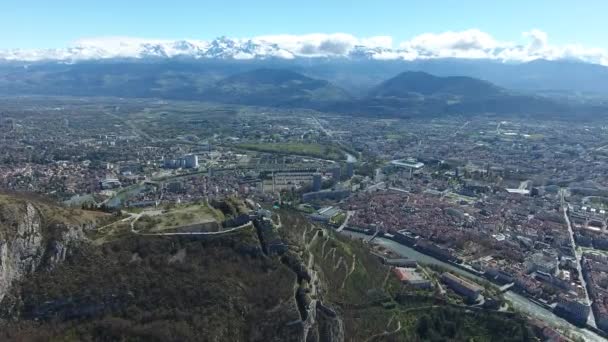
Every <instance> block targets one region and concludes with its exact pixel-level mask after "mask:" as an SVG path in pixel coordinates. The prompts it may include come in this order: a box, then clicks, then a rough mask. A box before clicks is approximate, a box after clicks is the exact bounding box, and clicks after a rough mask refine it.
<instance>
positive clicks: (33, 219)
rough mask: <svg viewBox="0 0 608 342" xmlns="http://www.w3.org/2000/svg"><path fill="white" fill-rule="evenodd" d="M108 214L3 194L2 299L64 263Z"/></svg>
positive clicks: (0, 224)
mask: <svg viewBox="0 0 608 342" xmlns="http://www.w3.org/2000/svg"><path fill="white" fill-rule="evenodd" d="M107 219H108V217H107V215H105V214H101V213H97V212H85V211H81V210H75V209H65V208H62V207H59V206H57V205H55V204H53V203H50V202H47V201H45V200H43V199H40V198H36V197H33V196H30V197H24V196H17V195H7V194H0V256H2V257H0V301H1V300H2V299H3V298H4V297H5V295H6V294H7V293H8V291H9V290H10V288H11V286H12V285H13V284H14V283H15V282H17V281H19V280H21V279H23V278H25V277H27V276H29V275H31V274H32V273H33V272H36V271H38V270H45V269H46V270H49V269H52V268H54V267H55V266H57V265H58V264H60V263H61V262H62V261H63V260H64V259H65V258H66V256H67V255H69V253H70V252H71V251H72V250H73V249H75V248H77V247H78V246H79V245H80V243H82V242H83V241H84V240H86V237H85V231H86V230H88V229H91V228H92V227H93V226H94V225H95V224H96V223H98V222H103V221H106V220H107Z"/></svg>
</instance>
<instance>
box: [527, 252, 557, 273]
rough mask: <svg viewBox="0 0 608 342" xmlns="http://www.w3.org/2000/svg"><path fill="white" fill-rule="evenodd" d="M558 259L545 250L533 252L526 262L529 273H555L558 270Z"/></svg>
mask: <svg viewBox="0 0 608 342" xmlns="http://www.w3.org/2000/svg"><path fill="white" fill-rule="evenodd" d="M557 265H558V260H557V258H556V257H555V256H553V255H549V254H547V253H544V252H538V253H534V254H532V255H531V256H530V257H529V258H528V260H526V262H525V266H526V270H527V272H528V273H532V272H537V271H538V272H542V273H546V274H550V275H555V273H556V272H557Z"/></svg>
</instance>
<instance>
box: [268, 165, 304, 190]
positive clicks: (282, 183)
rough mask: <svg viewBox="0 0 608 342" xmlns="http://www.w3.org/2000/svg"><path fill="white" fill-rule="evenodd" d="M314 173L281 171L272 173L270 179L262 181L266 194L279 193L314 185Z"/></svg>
mask: <svg viewBox="0 0 608 342" xmlns="http://www.w3.org/2000/svg"><path fill="white" fill-rule="evenodd" d="M315 174H316V172H314V171H312V172H311V171H297V170H296V171H280V172H272V173H271V174H270V175H269V176H270V177H269V178H266V179H264V180H263V181H262V189H263V191H264V192H278V191H283V190H292V189H297V188H298V187H300V186H302V185H304V184H311V183H313V178H314V175H315Z"/></svg>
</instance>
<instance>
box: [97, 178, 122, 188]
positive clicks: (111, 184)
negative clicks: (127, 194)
mask: <svg viewBox="0 0 608 342" xmlns="http://www.w3.org/2000/svg"><path fill="white" fill-rule="evenodd" d="M99 186H100V187H101V188H102V189H104V190H106V189H114V188H119V187H120V186H121V183H120V181H119V180H118V179H116V178H106V179H104V180H101V181H100V182H99Z"/></svg>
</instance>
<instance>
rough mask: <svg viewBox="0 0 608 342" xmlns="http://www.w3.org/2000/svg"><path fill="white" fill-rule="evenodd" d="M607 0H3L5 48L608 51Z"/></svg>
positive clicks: (0, 28)
mask: <svg viewBox="0 0 608 342" xmlns="http://www.w3.org/2000/svg"><path fill="white" fill-rule="evenodd" d="M606 13H608V1H606V0H584V1H578V2H576V1H566V0H527V1H524V0H504V1H502V0H495V1H494V0H458V1H456V0H443V1H439V0H425V1H407V0H392V1H390V0H366V1H360V0H350V1H344V0H299V1H289V0H250V1H237V0H222V1H219V0H218V1H205V0H198V1H195V0H171V1H158V0H146V1H141V0H1V1H0V49H14V48H23V49H39V48H61V47H66V46H70V45H71V44H73V42H75V41H79V40H81V39H84V38H95V37H112V36H120V37H138V38H150V39H152V38H153V39H200V40H209V39H213V38H215V37H218V36H228V37H236V38H246V37H255V36H267V35H279V34H291V35H302V34H310V33H347V34H350V35H353V36H356V37H371V36H391V37H392V38H393V40H392V42H393V44H394V45H395V46H396V47H398V46H399V42H403V41H406V40H409V39H411V38H412V37H416V36H419V35H421V34H425V33H435V34H438V33H442V32H446V31H464V30H470V29H476V30H479V31H481V32H484V33H487V34H489V35H490V36H491V37H493V38H494V39H496V40H498V41H512V42H519V41H521V40H522V39H524V38H525V36H524V34H523V33H524V32H530V30H533V29H536V30H540V31H542V32H543V33H544V34H546V36H548V37H549V39H550V41H551V44H555V45H565V44H576V45H581V46H585V47H589V48H600V49H608V40H607V39H605V37H606V36H607V34H608V24H606Z"/></svg>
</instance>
